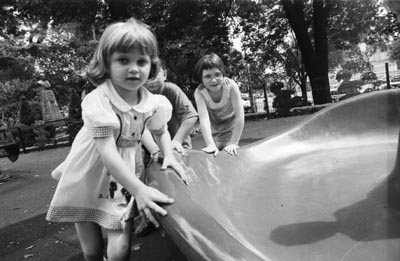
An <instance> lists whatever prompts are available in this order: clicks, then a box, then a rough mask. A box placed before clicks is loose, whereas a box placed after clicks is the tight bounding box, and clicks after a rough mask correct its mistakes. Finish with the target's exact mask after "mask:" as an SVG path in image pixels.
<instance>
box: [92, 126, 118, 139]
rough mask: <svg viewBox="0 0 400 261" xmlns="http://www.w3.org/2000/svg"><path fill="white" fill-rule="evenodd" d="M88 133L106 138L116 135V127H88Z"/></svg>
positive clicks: (95, 136)
mask: <svg viewBox="0 0 400 261" xmlns="http://www.w3.org/2000/svg"><path fill="white" fill-rule="evenodd" d="M88 134H89V135H90V136H92V137H94V138H104V137H109V136H112V135H114V128H113V127H111V126H102V127H91V128H88Z"/></svg>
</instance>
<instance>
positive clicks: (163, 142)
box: [154, 131, 187, 185]
mask: <svg viewBox="0 0 400 261" xmlns="http://www.w3.org/2000/svg"><path fill="white" fill-rule="evenodd" d="M154 137H155V139H156V141H157V144H158V145H159V147H160V149H161V153H162V154H163V155H164V159H163V164H162V166H161V169H162V170H164V169H167V167H171V168H173V169H174V170H175V171H176V172H177V174H178V176H180V177H181V179H182V181H183V183H185V184H186V185H187V176H186V174H185V171H184V169H183V167H182V165H181V164H180V163H179V162H178V161H177V160H176V158H175V156H174V153H173V152H172V147H171V136H170V135H169V132H168V131H164V132H163V133H162V134H160V135H158V134H155V135H154Z"/></svg>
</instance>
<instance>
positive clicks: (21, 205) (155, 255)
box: [0, 116, 310, 261]
mask: <svg viewBox="0 0 400 261" xmlns="http://www.w3.org/2000/svg"><path fill="white" fill-rule="evenodd" d="M308 117H310V116H296V117H288V118H277V119H272V120H264V119H259V120H256V121H246V124H245V128H244V131H243V134H242V139H241V142H240V145H246V144H249V143H252V142H255V141H258V140H260V139H262V138H265V137H269V136H272V135H275V134H276V133H279V132H282V131H285V130H287V129H290V128H291V127H292V126H293V125H295V124H298V123H299V122H300V121H302V120H305V119H306V118H308ZM203 146H204V142H203V140H202V137H201V136H197V137H195V138H193V147H194V148H195V149H200V148H202V147H203ZM69 149H70V147H60V148H55V149H48V150H45V151H36V152H30V153H27V154H21V155H20V158H19V159H18V160H17V161H16V162H14V163H12V162H10V161H8V160H7V159H6V158H1V159H0V169H1V171H2V172H3V173H5V174H7V175H9V176H10V178H9V179H8V180H7V181H6V182H0V216H1V219H0V259H1V260H3V261H6V260H10V261H15V260H46V261H51V260H83V257H82V254H81V251H80V247H79V241H78V239H77V236H76V234H75V229H74V226H73V225H72V224H68V223H61V224H55V223H49V222H47V221H46V220H45V213H46V211H47V208H48V204H49V202H50V200H51V197H52V195H53V193H54V189H55V187H56V185H57V183H56V182H55V181H54V180H52V179H51V177H50V171H51V170H52V169H54V168H55V167H56V166H57V165H58V164H59V163H60V162H61V161H62V160H63V159H64V158H65V156H66V155H67V153H68V151H69ZM132 250H133V251H132V258H131V260H136V261H144V260H146V261H153V260H154V261H156V260H157V261H160V260H175V261H180V260H182V261H184V260H186V259H185V257H184V256H183V255H182V253H181V252H180V251H179V249H178V248H177V246H176V245H175V244H174V243H173V242H172V241H171V240H170V239H169V238H168V235H166V234H165V232H163V231H162V230H161V229H160V230H157V231H154V232H152V233H151V234H149V235H147V236H145V237H142V238H135V237H134V239H133V243H132Z"/></svg>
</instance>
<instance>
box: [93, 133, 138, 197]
mask: <svg viewBox="0 0 400 261" xmlns="http://www.w3.org/2000/svg"><path fill="white" fill-rule="evenodd" d="M96 148H97V150H98V151H99V154H100V157H101V160H102V162H103V164H104V166H105V167H106V168H107V170H108V171H109V172H110V173H111V175H112V176H113V177H114V178H115V179H116V180H117V181H118V182H119V183H120V184H122V185H123V186H124V188H125V189H126V190H128V192H129V193H131V194H132V195H136V193H137V192H138V191H139V190H140V188H142V187H143V186H146V185H145V184H144V183H142V182H141V181H140V180H139V179H138V178H137V177H136V175H135V173H132V171H131V170H129V168H128V166H127V165H126V163H125V162H124V160H123V159H122V158H121V155H120V154H119V153H118V151H117V149H116V147H115V141H114V138H101V139H96Z"/></svg>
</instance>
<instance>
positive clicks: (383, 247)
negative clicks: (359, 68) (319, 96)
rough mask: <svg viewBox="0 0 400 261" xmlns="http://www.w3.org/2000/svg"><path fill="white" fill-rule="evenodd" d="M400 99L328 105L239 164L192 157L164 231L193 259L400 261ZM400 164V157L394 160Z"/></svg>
mask: <svg viewBox="0 0 400 261" xmlns="http://www.w3.org/2000/svg"><path fill="white" fill-rule="evenodd" d="M399 127H400V90H388V91H380V92H375V93H370V94H364V95H360V96H357V97H354V98H351V99H348V100H345V101H342V102H339V103H336V104H332V105H330V106H329V107H327V108H325V109H323V110H322V111H320V112H318V113H316V114H314V116H313V117H311V118H309V119H308V120H307V121H305V122H302V123H300V124H299V125H297V126H296V127H294V128H292V129H291V130H289V131H287V132H284V133H280V134H278V135H275V136H273V137H270V138H267V139H264V140H261V141H259V142H256V143H253V144H250V145H247V146H244V147H242V148H240V149H239V155H238V156H236V157H232V156H228V155H226V154H224V153H220V154H219V155H218V156H217V157H216V158H214V157H213V156H212V155H208V154H205V153H203V152H200V151H190V152H189V153H188V156H186V157H182V158H180V160H181V161H182V163H183V164H184V165H185V168H186V169H187V175H188V181H189V186H185V185H184V184H183V183H182V182H181V181H180V180H179V179H178V177H177V175H176V174H175V173H174V172H173V171H172V170H167V171H164V172H161V171H160V170H159V168H160V165H159V163H153V164H152V165H151V167H150V168H149V170H148V172H147V178H148V181H149V183H150V185H151V186H153V187H156V188H158V189H160V190H161V191H163V192H164V193H166V194H167V195H169V196H171V197H173V198H174V199H175V203H174V204H173V205H170V206H167V210H168V216H167V217H165V218H162V219H161V223H162V226H163V228H164V229H165V230H166V232H167V233H168V234H169V236H170V237H171V238H172V239H173V240H174V241H175V243H176V244H177V245H178V246H179V248H180V249H181V251H182V252H183V253H184V254H185V256H186V257H187V258H188V259H189V260H213V261H214V260H224V261H227V260H246V261H248V260H283V261H287V260H296V261H297V260H304V261H312V260H360V261H361V260H362V261H365V260H393V261H394V260H396V261H397V260H400V211H399V210H400V180H399V178H400V177H399V175H400V173H399V171H400V169H399V168H400V165H399V164H400V162H399V161H398V159H396V155H398V153H399V152H398V149H397V146H398V136H399ZM397 157H399V156H397Z"/></svg>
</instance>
